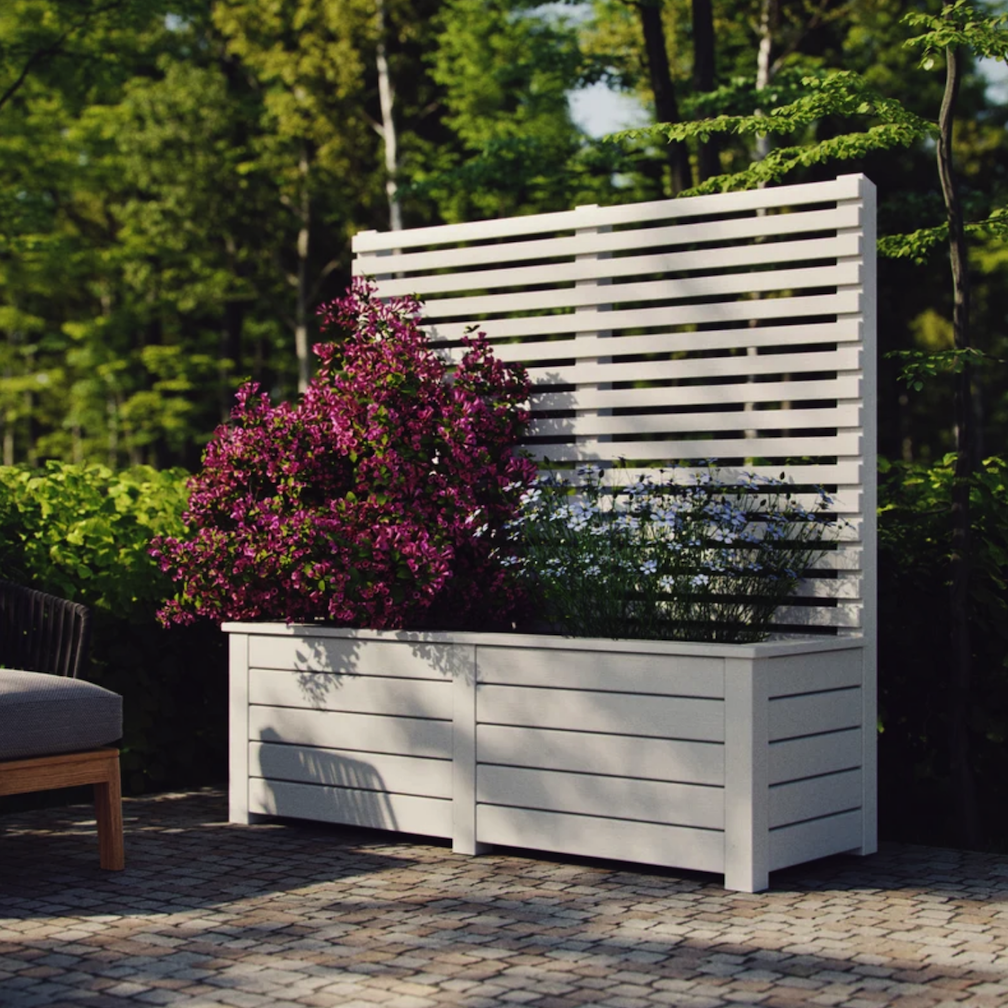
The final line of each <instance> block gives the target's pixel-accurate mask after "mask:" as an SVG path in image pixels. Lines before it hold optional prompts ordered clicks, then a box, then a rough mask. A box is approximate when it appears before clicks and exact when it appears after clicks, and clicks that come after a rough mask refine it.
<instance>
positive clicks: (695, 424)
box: [529, 406, 861, 437]
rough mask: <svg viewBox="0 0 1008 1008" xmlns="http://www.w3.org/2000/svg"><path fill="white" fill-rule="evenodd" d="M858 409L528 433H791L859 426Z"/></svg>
mask: <svg viewBox="0 0 1008 1008" xmlns="http://www.w3.org/2000/svg"><path fill="white" fill-rule="evenodd" d="M860 414H861V410H860V408H859V407H857V406H839V407H832V408H831V407H826V408H824V409H802V410H793V409H779V410H750V411H748V412H746V411H743V410H733V411H731V412H725V413H643V414H637V415H636V416H573V417H558V418H555V419H551V418H545V417H539V418H536V419H534V420H533V422H532V425H531V428H530V430H529V436H531V437H557V436H560V435H564V434H569V435H572V436H578V437H581V436H590V435H598V434H665V433H675V434H685V433H699V432H705V431H716V432H722V431H744V430H756V431H759V430H792V429H796V428H801V429H810V428H824V427H857V426H858V425H859V421H860Z"/></svg>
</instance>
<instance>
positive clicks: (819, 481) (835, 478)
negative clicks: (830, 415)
mask: <svg viewBox="0 0 1008 1008" xmlns="http://www.w3.org/2000/svg"><path fill="white" fill-rule="evenodd" d="M613 468H614V470H615V472H616V473H617V474H618V475H617V478H618V479H619V480H620V481H621V482H624V483H632V482H633V481H634V480H636V479H637V477H638V476H640V475H649V476H651V477H653V478H655V479H657V478H658V476H657V473H658V470H657V469H642V468H636V467H634V466H630V465H628V466H619V467H613ZM782 471H783V473H784V478H785V479H786V480H787V481H788V482H789V483H793V484H795V485H798V486H836V485H837V484H839V485H840V486H841V488H843V487H850V486H852V485H854V484H856V483H857V481H858V476H859V474H860V472H861V463H860V462H858V461H853V460H845V461H842V462H829V463H827V464H824V465H789V466H780V465H776V466H772V465H762V466H746V467H745V468H740V467H739V466H725V467H724V468H723V469H722V470H721V475H722V477H723V479H725V480H726V481H727V480H732V479H734V480H735V481H736V482H737V481H738V478H739V477H740V476H741V475H742V474H743V473H750V472H751V473H755V474H756V475H758V476H767V477H771V478H773V479H779V478H780V476H781V472H782ZM673 472H674V473H675V474H676V479H677V480H680V481H682V480H689V479H691V478H693V477H695V476H696V475H697V473H704V472H706V469H704V467H703V466H699V467H691V466H681V467H680V466H677V467H676V468H675V470H672V469H671V468H667V469H666V470H665V473H666V476H669V475H671V474H672V473H673ZM611 478H612V477H607V479H611Z"/></svg>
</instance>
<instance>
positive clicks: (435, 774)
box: [249, 740, 452, 798]
mask: <svg viewBox="0 0 1008 1008" xmlns="http://www.w3.org/2000/svg"><path fill="white" fill-rule="evenodd" d="M337 741H339V740H337ZM249 774H250V775H251V776H253V777H268V778H270V779H272V780H286V781H295V782H296V783H300V784H330V785H333V786H334V787H343V788H357V789H363V790H365V791H391V792H394V793H396V794H413V795H423V796H426V797H429V798H451V796H452V765H451V760H448V759H423V758H420V757H411V756H390V755H388V754H387V753H359V752H353V751H351V750H348V749H322V748H319V747H317V746H296V745H278V744H274V743H259V742H252V743H250V744H249Z"/></svg>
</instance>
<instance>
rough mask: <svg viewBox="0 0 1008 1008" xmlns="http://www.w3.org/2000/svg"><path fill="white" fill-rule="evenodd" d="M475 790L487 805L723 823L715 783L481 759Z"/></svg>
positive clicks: (720, 791) (721, 794)
mask: <svg viewBox="0 0 1008 1008" xmlns="http://www.w3.org/2000/svg"><path fill="white" fill-rule="evenodd" d="M476 794H477V800H478V801H480V802H485V803H487V804H490V805H509V806H512V807H515V808H522V809H539V810H541V811H546V812H568V813H572V814H574V815H590V816H600V817H602V818H606V819H634V820H637V821H640V822H652V823H663V824H666V825H670V826H699V827H702V828H703V829H717V830H720V829H724V806H725V800H724V791H723V789H722V788H719V787H701V786H698V785H695V784H670V783H668V782H666V781H653V780H634V779H633V778H629V777H600V776H597V775H595V774H585V773H565V772H560V771H555V770H531V769H522V768H518V767H504V766H488V765H486V764H481V765H480V767H479V771H478V774H477V788H476Z"/></svg>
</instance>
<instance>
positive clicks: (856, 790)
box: [770, 769, 861, 829]
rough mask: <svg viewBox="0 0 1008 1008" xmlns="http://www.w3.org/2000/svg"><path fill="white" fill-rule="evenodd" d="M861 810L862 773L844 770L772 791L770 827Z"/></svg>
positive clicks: (772, 789)
mask: <svg viewBox="0 0 1008 1008" xmlns="http://www.w3.org/2000/svg"><path fill="white" fill-rule="evenodd" d="M860 807H861V771H860V769H858V770H843V771H841V772H840V773H834V774H829V775H828V776H825V777H812V778H806V779H805V780H800V781H792V782H791V783H788V784H777V785H775V786H773V787H771V788H770V827H771V829H773V828H776V827H778V826H787V825H790V824H791V823H796V822H803V821H805V820H807V819H817V818H819V817H821V816H826V815H835V814H836V813H838V812H849V811H850V810H851V809H856V808H860Z"/></svg>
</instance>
